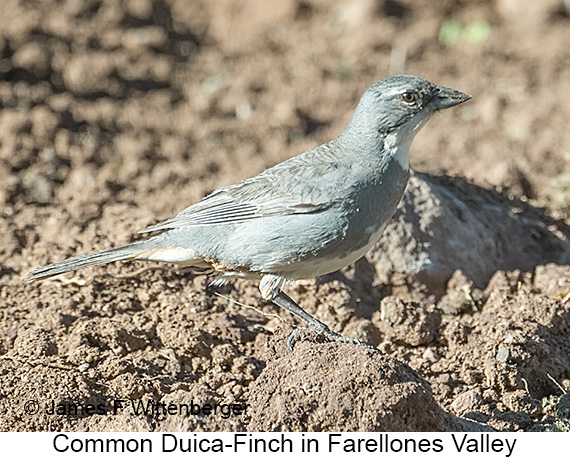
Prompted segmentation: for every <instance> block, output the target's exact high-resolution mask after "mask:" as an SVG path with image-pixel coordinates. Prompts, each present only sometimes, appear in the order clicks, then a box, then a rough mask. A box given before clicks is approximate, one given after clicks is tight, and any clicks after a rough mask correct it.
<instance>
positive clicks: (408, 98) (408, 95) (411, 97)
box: [402, 90, 418, 103]
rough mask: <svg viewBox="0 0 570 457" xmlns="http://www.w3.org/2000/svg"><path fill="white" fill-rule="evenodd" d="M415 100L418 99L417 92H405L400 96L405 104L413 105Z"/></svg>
mask: <svg viewBox="0 0 570 457" xmlns="http://www.w3.org/2000/svg"><path fill="white" fill-rule="evenodd" d="M417 99H418V94H417V92H414V91H411V90H407V91H406V92H404V93H403V94H402V100H404V101H405V102H406V103H414V102H415V101H416V100H417Z"/></svg>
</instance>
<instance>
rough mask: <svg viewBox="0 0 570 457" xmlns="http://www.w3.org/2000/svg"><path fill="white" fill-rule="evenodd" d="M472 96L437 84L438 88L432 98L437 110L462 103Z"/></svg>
mask: <svg viewBox="0 0 570 457" xmlns="http://www.w3.org/2000/svg"><path fill="white" fill-rule="evenodd" d="M470 99H471V96H470V95H467V94H464V93H463V92H459V91H458V90H453V89H449V88H447V87H442V86H437V90H436V92H435V94H434V96H433V98H432V103H433V105H434V108H435V109H436V110H438V109H446V108H451V107H452V106H455V105H459V104H460V103H463V102H466V101H467V100H470Z"/></svg>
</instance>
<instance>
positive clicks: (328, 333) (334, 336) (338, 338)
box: [287, 326, 373, 352]
mask: <svg viewBox="0 0 570 457" xmlns="http://www.w3.org/2000/svg"><path fill="white" fill-rule="evenodd" d="M306 332H312V333H316V334H317V336H319V337H321V338H323V339H324V341H327V342H338V343H347V344H357V345H359V346H368V347H373V346H370V345H369V344H368V343H365V342H364V341H360V340H359V339H357V338H349V337H347V336H342V335H340V334H338V333H336V332H333V331H332V330H331V329H329V328H328V327H327V326H324V327H314V328H313V327H309V328H299V327H297V328H295V329H294V330H293V331H292V332H291V333H290V334H289V337H288V338H287V348H288V349H289V351H291V352H293V346H294V345H295V342H296V340H298V339H299V337H300V335H301V333H306Z"/></svg>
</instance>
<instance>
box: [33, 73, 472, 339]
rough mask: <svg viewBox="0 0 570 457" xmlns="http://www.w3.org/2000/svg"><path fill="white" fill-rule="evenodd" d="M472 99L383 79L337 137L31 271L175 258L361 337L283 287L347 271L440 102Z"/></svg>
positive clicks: (381, 220) (396, 192) (400, 184)
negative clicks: (127, 240) (106, 243)
mask: <svg viewBox="0 0 570 457" xmlns="http://www.w3.org/2000/svg"><path fill="white" fill-rule="evenodd" d="M470 98H471V97H469V96H468V95H465V94H464V93H462V92H459V91H456V90H452V89H448V88H445V87H441V86H437V85H435V84H432V83H430V82H429V81H426V80H424V79H421V78H418V77H415V76H390V77H388V78H385V79H382V80H380V81H378V82H377V83H375V84H374V85H373V86H372V87H370V88H369V89H368V90H367V91H366V92H365V93H364V95H363V96H362V98H361V99H360V102H359V103H358V106H357V107H356V110H355V112H354V115H353V117H352V119H351V121H350V122H349V124H348V126H347V127H346V128H345V129H344V131H343V132H342V133H341V134H340V135H339V136H338V138H336V139H334V140H332V141H331V142H329V143H326V144H322V145H320V146H318V147H316V148H314V149H311V150H309V151H307V152H305V153H303V154H300V155H298V156H295V157H293V158H291V159H289V160H286V161H285V162H282V163H279V164H277V165H275V166H274V167H272V168H269V169H268V170H266V171H264V172H262V173H260V174H259V175H257V176H255V177H253V178H249V179H246V180H244V181H242V182H240V183H238V184H234V185H232V186H228V187H224V188H222V189H219V190H217V191H215V192H213V193H211V194H210V195H208V196H206V197H205V198H204V199H203V200H201V201H200V202H198V203H196V204H194V205H192V206H189V207H188V208H186V209H185V210H183V211H182V212H180V213H179V214H178V215H177V216H176V217H174V218H172V219H168V220H166V221H164V222H160V223H158V224H156V225H153V226H150V227H148V228H145V229H143V230H140V232H139V233H153V235H152V236H150V237H149V238H146V239H142V240H140V241H136V242H134V243H131V244H128V245H125V246H119V247H116V248H112V249H107V250H105V251H102V252H97V253H94V254H87V255H84V256H80V257H73V258H71V259H68V260H64V261H63V262H59V263H55V264H53V265H47V266H45V267H42V268H38V269H36V270H33V271H32V272H31V273H30V274H29V276H28V278H27V279H28V281H30V282H31V281H35V280H38V279H43V278H48V277H50V276H55V275H59V274H61V273H65V272H67V271H73V270H77V269H79V268H84V267H88V266H93V265H100V264H105V263H109V262H115V261H117V260H154V261H164V262H174V263H177V264H181V265H183V266H191V267H196V268H197V269H200V270H202V271H213V272H214V273H216V274H218V276H219V279H221V280H222V281H223V280H226V279H228V278H232V277H241V278H249V279H259V280H260V283H259V290H260V291H261V296H262V297H263V298H264V299H265V300H270V301H272V302H273V303H275V304H277V305H278V306H281V307H282V308H284V309H286V310H288V311H290V312H291V313H293V314H294V315H295V316H297V317H298V318H299V319H301V320H302V321H304V322H305V323H306V324H307V325H308V326H309V328H310V329H312V330H314V331H316V332H317V333H319V334H321V335H323V336H324V337H325V338H326V339H327V340H332V341H342V342H351V343H360V342H359V341H358V340H356V339H352V338H345V337H343V336H341V335H339V334H337V333H335V332H333V331H332V330H330V329H329V328H328V327H327V326H326V325H325V324H324V323H322V322H320V321H319V320H317V319H316V318H314V317H312V316H311V315H310V314H308V313H307V312H305V311H304V310H303V309H302V308H301V307H300V306H299V305H297V303H295V302H294V301H293V300H292V299H291V298H290V297H289V296H288V295H286V294H285V293H284V292H283V287H284V286H285V284H286V283H288V282H290V281H295V280H298V279H307V278H314V277H316V276H320V275H324V274H327V273H331V272H333V271H336V270H339V269H340V268H342V267H344V266H346V265H349V264H351V263H353V262H354V261H356V260H357V259H359V258H360V257H362V256H363V255H364V254H365V253H366V252H367V251H368V250H369V249H370V248H371V247H372V246H373V245H374V243H376V242H377V241H378V239H379V238H380V236H381V235H382V232H383V231H384V228H385V227H386V224H387V223H388V221H389V220H390V218H391V217H392V215H393V214H394V212H395V210H396V206H397V205H398V203H399V201H400V199H401V198H402V195H403V193H404V189H405V187H406V183H407V181H408V174H409V150H410V144H411V142H412V140H413V138H414V136H415V135H416V133H418V131H419V130H420V129H421V128H422V127H423V126H424V124H425V123H426V122H427V121H428V120H429V119H430V118H431V116H432V115H433V114H434V113H435V112H436V111H438V110H441V109H446V108H450V107H452V106H455V105H458V104H460V103H463V102H465V101H467V100H469V99H470ZM294 335H295V333H293V334H291V336H290V338H289V340H288V345H289V348H291V342H292V339H293V338H294Z"/></svg>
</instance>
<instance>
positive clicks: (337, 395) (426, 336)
mask: <svg viewBox="0 0 570 457" xmlns="http://www.w3.org/2000/svg"><path fill="white" fill-rule="evenodd" d="M566 5H568V4H567V3H566ZM568 43H570V16H569V11H568V10H567V9H566V8H565V6H564V3H563V2H562V1H561V0H544V1H541V2H536V1H534V0H517V1H512V0H474V1H473V0H443V1H439V2H433V1H430V0H348V1H342V0H331V1H329V0H280V1H275V2H269V1H267V0H216V1H210V0H127V1H119V0H3V1H2V2H1V3H0V234H1V240H2V242H1V243H0V411H2V412H1V413H0V431H15V430H18V431H38V430H74V431H86V430H89V431H112V430H133V431H148V430H161V431H166V430H168V431H178V430H188V431H211V430H225V431H240V430H255V431H260V430H283V431H284V430H311V431H320V430H322V431H333V430H334V431H343V430H358V431H375V430H385V431H386V430H391V431H398V430H401V431H404V430H409V431H414V430H465V429H472V430H477V429H481V430H484V429H489V428H486V427H491V428H493V429H496V430H512V431H516V430H554V429H556V430H568V418H569V417H570V398H569V397H568V395H563V394H564V392H566V391H568V390H570V357H569V354H570V328H569V322H570V267H569V266H568V265H567V264H568V263H570V256H569V255H568V253H569V252H570V248H569V247H568V237H569V236H570V227H569V225H568V223H569V220H570V219H569V218H570V167H569V166H568V162H569V161H570V129H568V123H569V120H570V104H569V103H568V102H567V99H568V89H569V88H570V86H569V81H570V47H569V46H568ZM390 73H409V74H416V75H418V76H422V77H425V78H426V79H429V80H431V81H433V82H435V83H437V84H441V85H445V86H448V87H453V88H456V89H459V90H461V91H464V92H466V93H469V94H471V95H472V96H473V99H472V100H471V101H470V102H469V103H468V104H465V105H462V106H461V107H457V108H455V109H453V110H451V111H447V112H445V113H442V114H440V115H439V116H438V117H436V118H435V119H433V120H432V121H430V123H429V124H428V125H427V126H426V127H425V128H424V130H423V131H422V132H421V133H420V134H419V135H418V137H417V138H416V139H415V141H414V144H413V145H412V157H411V161H412V166H413V167H414V169H416V170H418V171H420V172H424V173H426V174H425V175H421V176H420V178H419V181H417V182H416V181H414V182H415V184H414V183H411V185H410V189H409V192H408V194H407V195H406V198H405V201H404V202H403V206H402V208H401V209H400V212H399V213H398V214H397V215H396V217H395V219H394V222H393V223H392V224H391V225H390V227H389V228H388V229H387V232H386V235H385V237H384V238H383V241H382V242H381V243H380V245H379V246H377V247H376V248H374V249H373V250H372V251H371V252H370V253H369V254H368V255H367V256H366V258H365V259H363V260H360V261H359V262H357V263H356V264H355V265H353V266H349V267H347V268H346V269H344V270H343V271H342V272H340V273H338V274H333V275H329V276H327V277H324V278H319V279H317V280H315V281H306V282H303V283H299V284H296V285H292V286H290V287H289V289H288V291H289V293H290V294H291V296H292V297H293V298H294V299H296V300H297V301H298V302H299V303H300V305H301V306H302V307H303V308H304V309H306V310H307V311H308V312H310V313H311V314H313V315H315V316H317V317H318V318H319V319H320V320H322V321H324V322H325V323H327V324H328V325H329V326H330V327H331V328H332V329H333V330H335V331H337V332H340V333H342V334H344V335H346V336H352V337H358V338H360V339H362V340H364V341H367V342H368V343H370V344H372V345H373V346H377V347H378V348H379V349H380V350H381V351H376V350H373V349H369V348H363V347H357V346H350V345H342V344H332V343H323V342H319V341H313V340H312V339H311V337H310V336H306V337H303V338H302V339H301V340H300V341H299V342H298V343H297V345H296V346H295V350H294V352H293V353H291V352H289V351H288V350H287V348H286V345H285V340H286V338H287V335H288V334H289V333H290V331H291V329H292V325H298V324H299V323H298V322H296V321H295V320H294V319H293V318H292V317H291V316H290V315H288V314H287V313H286V312H283V311H280V310H278V309H277V308H276V307H275V306H273V305H271V304H268V303H266V302H263V301H262V300H261V298H260V295H259V291H258V290H257V284H255V283H254V282H248V281H237V282H235V283H233V284H229V285H227V286H225V287H223V288H221V289H214V288H211V287H208V283H209V279H208V278H206V277H200V276H196V277H193V276H191V275H188V274H185V273H184V272H181V271H179V270H177V269H176V268H170V267H169V266H168V265H163V266H161V268H154V269H145V270H143V271H139V270H140V269H142V268H145V267H149V264H142V263H123V264H113V265H109V266H107V267H99V268H90V269H86V270H84V271H81V272H77V273H76V274H70V275H65V276H64V277H63V278H60V279H53V280H48V281H45V282H41V283H34V284H27V283H26V282H25V281H24V277H25V275H26V273H27V272H28V271H29V270H30V269H32V268H34V267H38V266H42V265H44V264H46V263H49V262H55V261H59V260H63V259H64V258H67V257H69V256H72V255H76V254H84V253H89V252H93V251H95V250H100V249H104V248H107V247H111V246H116V245H118V244H122V243H126V242H129V241H132V240H134V239H136V238H137V235H136V231H137V230H138V229H141V228H144V227H146V226H148V225H150V224H152V223H155V222H157V221H159V220H162V219H165V218H168V217H171V216H173V215H175V214H176V213H177V212H178V211H180V210H181V209H183V208H184V207H186V206H188V205H189V204H191V203H194V202H196V201H197V200H199V199H200V198H202V197H203V196H205V195H206V194H208V193H209V192H211V191H213V190H215V189H216V188H218V187H221V186H223V185H228V184H232V183H235V182H237V181H239V180H241V179H243V178H247V177H250V176H253V175H255V174H257V173H258V172H260V171H262V170H264V169H265V168H267V167H268V166H271V165H273V164H276V163H278V162H280V161H282V160H284V159H286V158H288V157H291V156H293V155H295V154H298V153H301V152H303V151H305V150H307V149H309V148H310V147H313V146H316V145H318V144H320V143H323V142H325V141H328V140H330V139H332V138H334V137H335V136H336V135H338V134H339V133H340V132H341V131H342V129H343V127H344V125H345V124H346V123H347V122H348V120H349V119H350V116H351V114H352V111H353V109H354V107H355V105H356V103H357V101H358V99H359V97H360V95H361V94H362V92H363V91H364V90H366V88H367V87H368V86H370V85H371V84H372V83H373V82H375V81H376V80H378V79H380V78H382V77H384V76H387V75H389V74H390ZM422 183H423V184H422ZM422 186H424V187H422ZM424 188H425V189H427V190H425V192H426V193H425V194H424V193H422V192H424V191H421V189H424ZM418 189H419V190H418ZM442 189H443V190H442ZM432 192H433V193H432ZM422 195H428V197H426V198H423V197H422ZM452 201H453V202H454V203H453V205H455V206H450V205H451V202H452ZM422 202H423V203H422ZM426 202H431V203H430V204H429V205H428V204H426ZM434 202H435V203H434ZM406 205H409V206H406ZM408 207H409V208H411V209H410V210H409V211H408V210H407V208H408ZM434 208H435V209H434ZM437 208H443V209H441V210H438V209H437ZM453 208H455V209H453ZM457 208H459V209H457ZM429 211H431V213H429V214H430V216H429V218H428V216H427V215H426V214H427V213H426V212H429ZM414 215H416V216H414ZM424 215H425V217H424ZM465 215H467V216H465ZM444 216H445V219H442V218H443V217H444ZM430 218H431V219H430ZM428 219H429V221H431V222H429V223H428V222H425V223H424V222H422V221H428ZM406 221H408V223H409V224H410V225H406V223H407V222H406ZM418 221H419V222H418ZM433 221H436V222H437V221H439V222H437V223H436V222H433ZM442 221H443V222H442ZM465 221H473V223H471V222H468V223H465ZM414 224H416V226H414ZM477 224H480V226H477V227H479V228H477V230H478V231H477V234H478V235H477V236H473V235H472V232H470V231H469V229H470V227H473V226H475V225H477ZM499 224H500V227H499ZM406 227H411V228H410V229H409V230H408V229H407V228H406ZM413 227H416V229H417V231H416V230H415V229H414V228H413ZM416 232H417V233H416ZM420 232H421V234H420V235H418V233H420ZM438 235H440V236H438ZM421 236H424V238H422V239H421V242H420V238H419V237H421ZM475 238H476V239H475ZM450 240H452V241H453V243H452V242H450ZM475 241H477V243H479V244H477V243H476V242H475ZM422 249H425V250H426V251H425V252H426V254H425V255H426V256H428V258H429V259H430V261H431V263H430V265H432V266H434V265H435V266H438V265H443V266H442V267H441V268H439V269H437V268H436V269H434V268H435V267H434V268H432V269H426V268H424V267H423V266H422V265H420V264H419V263H418V262H417V261H416V260H417V259H419V258H423V257H422V256H421V255H420V251H421V252H424V251H422ZM408 256H409V257H408ZM414 256H415V257H414ZM410 259H416V260H414V261H412V260H410ZM414 262H415V263H414ZM418 265H419V266H418ZM152 266H153V267H154V266H156V265H152ZM430 268H431V267H430ZM135 273H136V274H135ZM185 405H189V407H190V410H189V411H190V413H188V410H184V407H185ZM143 407H144V408H146V409H145V410H144V411H143ZM153 407H154V409H153ZM192 407H193V408H194V409H192ZM168 408H171V409H168ZM208 408H211V410H210V409H208ZM52 409H53V411H52Z"/></svg>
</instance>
